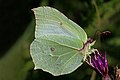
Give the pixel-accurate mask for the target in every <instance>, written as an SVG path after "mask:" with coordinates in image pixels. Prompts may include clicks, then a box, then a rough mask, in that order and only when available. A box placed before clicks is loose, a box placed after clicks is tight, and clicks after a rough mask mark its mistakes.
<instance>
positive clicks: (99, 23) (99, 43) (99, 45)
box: [92, 0, 101, 50]
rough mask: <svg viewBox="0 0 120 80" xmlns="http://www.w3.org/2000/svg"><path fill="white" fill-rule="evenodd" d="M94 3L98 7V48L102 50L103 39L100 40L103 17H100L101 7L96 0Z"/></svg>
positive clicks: (93, 0)
mask: <svg viewBox="0 0 120 80" xmlns="http://www.w3.org/2000/svg"><path fill="white" fill-rule="evenodd" d="M92 3H93V5H94V6H95V9H96V14H97V18H98V50H100V47H101V42H100V41H101V40H100V33H101V32H100V31H101V18H100V13H99V9H98V6H97V4H96V1H95V0H92Z"/></svg>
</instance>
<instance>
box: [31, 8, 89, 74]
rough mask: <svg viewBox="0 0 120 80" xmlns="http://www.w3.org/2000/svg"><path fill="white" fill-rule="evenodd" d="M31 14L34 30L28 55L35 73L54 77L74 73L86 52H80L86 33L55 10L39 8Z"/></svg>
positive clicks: (85, 40) (85, 39)
mask: <svg viewBox="0 0 120 80" xmlns="http://www.w3.org/2000/svg"><path fill="white" fill-rule="evenodd" d="M33 11H34V13H35V18H36V29H35V39H34V41H33V42H32V43H31V46H30V53H31V56H32V59H33V62H34V64H35V69H42V70H43V71H47V72H49V73H51V74H52V75H54V76H59V75H63V74H68V73H71V72H73V71H74V70H76V69H77V68H78V67H79V66H80V65H81V64H82V63H83V61H84V59H85V58H86V53H87V51H88V50H85V51H84V53H83V52H82V51H80V50H81V49H82V48H83V46H84V44H85V42H87V35H86V33H85V31H84V30H83V29H82V28H81V27H80V26H78V25H77V24H76V23H74V22H73V21H71V20H70V19H68V18H67V17H65V16H64V15H63V14H62V13H60V12H59V11H58V10H56V9H54V8H50V7H38V8H35V9H33ZM87 49H88V48H87Z"/></svg>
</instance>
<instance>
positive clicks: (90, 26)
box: [0, 0, 120, 80]
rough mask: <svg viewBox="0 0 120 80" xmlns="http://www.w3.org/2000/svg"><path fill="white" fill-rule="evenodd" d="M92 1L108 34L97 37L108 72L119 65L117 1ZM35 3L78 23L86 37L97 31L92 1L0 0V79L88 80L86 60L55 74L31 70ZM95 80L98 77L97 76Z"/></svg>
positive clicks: (119, 7)
mask: <svg viewBox="0 0 120 80" xmlns="http://www.w3.org/2000/svg"><path fill="white" fill-rule="evenodd" d="M96 3H97V7H98V9H99V13H100V16H101V31H106V30H109V31H111V34H110V35H109V36H104V35H102V36H101V50H102V51H106V52H107V58H108V61H109V71H110V73H111V72H112V67H113V66H115V65H120V0H96ZM38 6H51V7H54V8H56V9H58V10H59V11H61V12H62V13H64V14H65V15H66V16H67V17H68V18H70V19H71V20H73V21H74V22H76V23H77V24H79V25H80V26H81V27H82V28H83V29H84V30H85V31H86V33H87V34H88V37H93V36H94V34H95V32H96V31H97V30H98V19H97V15H96V10H95V6H94V5H93V3H92V0H19V1H17V0H0V80H90V78H91V74H92V71H93V70H92V69H91V68H90V67H89V66H88V65H87V64H86V63H84V64H83V65H82V66H80V67H79V68H78V69H77V70H75V71H74V72H73V73H71V74H68V75H63V76H58V77H54V76H52V75H51V74H49V73H47V72H44V71H42V70H34V64H33V62H32V60H31V57H30V53H29V49H30V48H29V47H30V43H31V42H32V40H33V39H34V28H35V19H34V14H33V11H31V9H32V8H35V7H38ZM97 38H98V37H96V40H97ZM97 42H98V40H97V41H96V44H95V46H94V47H96V48H97V47H98V46H97ZM95 80H100V78H99V76H98V75H97V76H96V79H95Z"/></svg>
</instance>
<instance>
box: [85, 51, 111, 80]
mask: <svg viewBox="0 0 120 80" xmlns="http://www.w3.org/2000/svg"><path fill="white" fill-rule="evenodd" d="M86 62H87V63H88V64H89V65H90V66H91V67H92V68H93V69H94V70H95V71H97V72H98V73H99V74H101V76H102V77H103V78H104V80H109V78H110V77H109V75H108V61H107V59H106V53H104V54H103V53H101V52H99V51H95V52H94V53H92V54H90V55H89V56H88V58H87V60H86Z"/></svg>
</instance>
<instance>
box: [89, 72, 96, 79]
mask: <svg viewBox="0 0 120 80" xmlns="http://www.w3.org/2000/svg"><path fill="white" fill-rule="evenodd" d="M95 78H96V72H95V71H94V70H93V72H92V75H91V78H90V80H95Z"/></svg>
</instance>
